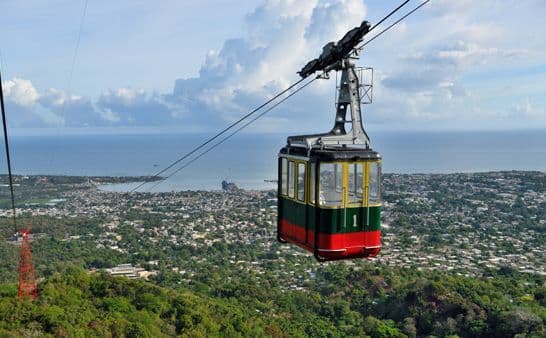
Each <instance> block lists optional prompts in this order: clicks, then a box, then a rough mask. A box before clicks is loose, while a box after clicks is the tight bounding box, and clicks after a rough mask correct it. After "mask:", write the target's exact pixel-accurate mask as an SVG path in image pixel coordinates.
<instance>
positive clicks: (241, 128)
mask: <svg viewBox="0 0 546 338" xmlns="http://www.w3.org/2000/svg"><path fill="white" fill-rule="evenodd" d="M319 78H320V75H319V76H317V77H315V78H313V79H312V80H310V81H308V82H306V83H305V84H304V85H303V86H301V87H299V88H298V89H296V90H294V91H293V92H292V93H290V94H289V95H287V96H286V97H285V98H283V99H282V100H280V101H279V102H276V103H275V104H274V105H272V106H271V107H269V108H267V109H266V110H264V111H263V112H262V113H261V114H260V115H258V116H256V117H254V118H253V119H252V120H250V121H248V122H247V123H245V124H243V125H242V126H241V127H239V128H237V129H236V130H235V131H234V132H232V133H231V134H229V135H227V136H226V137H224V138H223V139H221V140H220V141H218V142H216V143H215V144H213V145H212V146H210V147H208V148H207V149H206V150H205V151H203V152H202V153H200V154H199V155H197V156H195V157H194V158H192V159H190V160H189V162H187V163H186V164H184V165H183V166H181V167H180V168H178V169H176V170H175V171H173V172H172V173H170V174H169V175H168V176H167V177H165V179H163V180H161V181H158V182H157V183H156V184H154V185H152V186H151V187H150V189H148V191H150V190H152V189H153V188H155V187H157V186H158V185H160V184H161V183H163V182H164V181H166V180H168V179H169V178H171V177H172V176H174V175H175V174H177V173H178V172H180V171H181V170H183V169H184V168H187V167H188V166H190V165H191V164H192V163H193V162H195V161H197V160H198V159H199V158H201V157H202V156H204V155H205V154H207V153H208V152H210V151H211V150H213V149H214V148H216V147H218V146H219V145H221V144H222V143H224V142H225V141H227V140H229V139H230V138H231V137H233V136H235V135H236V134H237V133H239V132H240V131H241V130H243V129H245V128H246V127H248V126H249V125H250V124H252V123H254V122H256V120H258V119H260V118H261V117H263V116H264V115H265V114H267V113H269V112H270V111H272V110H273V109H275V108H277V107H278V106H279V105H280V104H282V103H283V102H285V101H286V100H288V99H289V98H291V97H292V96H294V95H296V94H297V93H298V92H299V91H301V90H303V89H304V88H305V87H307V86H309V85H310V84H311V83H313V82H315V81H316V80H318V79H319Z"/></svg>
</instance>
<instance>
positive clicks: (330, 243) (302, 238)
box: [279, 220, 381, 260]
mask: <svg viewBox="0 0 546 338" xmlns="http://www.w3.org/2000/svg"><path fill="white" fill-rule="evenodd" d="M279 225H280V227H279V235H280V237H281V239H283V240H286V241H288V242H291V243H294V244H296V245H298V246H300V247H302V248H303V249H305V250H308V251H310V252H313V253H315V233H314V231H312V230H306V229H305V228H302V227H299V226H297V225H294V224H292V223H290V222H288V221H286V220H281V222H280V224H279ZM317 244H318V245H317V252H316V253H317V254H318V255H319V256H320V258H322V259H325V260H336V259H347V258H364V257H375V256H377V254H378V253H379V251H380V250H381V231H380V230H376V231H358V232H348V233H338V234H327V233H319V234H318V238H317Z"/></svg>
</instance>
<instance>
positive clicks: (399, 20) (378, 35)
mask: <svg viewBox="0 0 546 338" xmlns="http://www.w3.org/2000/svg"><path fill="white" fill-rule="evenodd" d="M429 2H430V0H426V1H423V2H422V3H421V4H420V5H419V6H417V7H415V8H414V9H412V10H411V11H409V12H408V13H406V14H405V15H404V16H402V17H401V18H400V19H398V20H396V21H395V22H393V23H392V24H390V25H389V26H388V27H386V28H385V29H383V30H382V31H381V32H379V33H377V34H376V35H374V36H373V37H372V38H371V39H370V40H368V41H366V42H364V43H363V44H361V45H360V46H358V47H356V50H359V51H360V50H362V48H364V46H366V45H367V44H369V43H370V42H372V41H373V40H375V39H377V38H378V37H380V36H381V35H382V34H383V33H385V32H387V31H388V30H390V29H391V28H392V27H394V26H396V25H397V24H399V23H400V22H401V21H402V20H404V19H405V18H407V17H408V16H410V15H412V14H413V13H415V12H416V11H417V10H418V9H420V8H421V7H423V6H424V5H426V4H427V3H429ZM375 26H377V25H375ZM375 26H374V27H375ZM370 30H371V29H370Z"/></svg>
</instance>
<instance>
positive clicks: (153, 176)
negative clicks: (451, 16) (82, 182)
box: [130, 0, 430, 192]
mask: <svg viewBox="0 0 546 338" xmlns="http://www.w3.org/2000/svg"><path fill="white" fill-rule="evenodd" d="M409 1H410V0H406V1H404V2H403V3H402V4H400V5H399V6H398V7H396V8H395V9H394V10H392V11H391V12H390V13H389V14H387V15H386V16H385V17H383V19H381V20H380V21H379V22H378V23H377V24H375V25H374V26H373V27H371V28H370V30H369V31H368V32H370V31H372V30H373V29H374V28H376V27H378V25H380V24H381V23H383V22H384V21H385V20H387V19H388V18H389V17H391V16H392V15H393V14H394V13H396V12H397V11H398V10H400V9H401V8H402V7H404V6H405V5H406V4H407V3H408V2H409ZM429 1H430V0H427V1H425V2H424V3H422V4H421V5H419V6H418V7H417V8H415V9H413V10H412V11H410V12H409V13H407V14H406V15H404V16H403V17H402V18H401V19H399V20H397V21H396V22H395V23H394V24H392V25H390V26H389V27H387V28H386V29H384V30H383V31H381V32H380V33H379V34H377V35H376V36H374V37H373V38H372V39H371V40H369V41H367V42H365V43H364V44H362V45H361V46H360V47H357V50H360V49H362V48H363V47H364V46H365V45H367V44H368V43H370V42H371V41H373V40H375V39H376V38H377V37H379V36H380V35H381V34H383V33H385V32H386V31H387V30H389V29H391V28H392V27H393V26H395V25H396V24H398V23H399V22H400V21H402V20H403V19H405V18H406V17H408V16H409V15H411V14H413V13H414V12H415V11H417V10H418V9H419V8H421V7H422V6H424V5H425V4H426V3H428V2H429ZM309 76H310V75H308V76H306V77H303V78H301V79H300V80H299V81H297V82H295V83H293V84H292V85H290V86H289V87H288V88H286V89H285V90H283V91H282V92H280V93H278V94H277V95H275V96H274V97H273V98H271V99H270V100H268V101H267V102H265V103H263V104H262V105H261V106H259V107H257V108H255V109H253V110H252V111H250V112H249V113H248V114H246V115H245V116H243V117H241V118H240V119H239V120H237V121H235V122H234V123H232V124H230V125H229V126H228V127H226V128H225V129H223V130H222V131H220V132H219V133H217V134H216V135H214V136H213V137H211V138H209V139H207V140H206V141H205V142H203V143H201V144H200V145H199V146H197V147H196V148H194V149H193V150H191V151H190V152H188V153H186V154H185V155H184V156H182V157H180V158H179V159H177V160H176V161H174V162H173V163H171V164H170V165H169V166H167V167H166V168H164V169H162V170H161V171H159V172H157V173H156V174H154V175H152V176H151V178H150V179H151V180H153V179H155V178H158V177H160V175H161V174H163V173H165V172H166V171H168V170H169V169H171V168H173V167H174V166H176V165H177V164H179V163H180V162H182V161H183V160H185V159H187V158H189V157H190V156H191V155H193V154H195V153H196V152H197V151H199V150H201V149H202V148H204V147H205V146H207V145H208V144H210V143H211V142H212V141H214V140H215V139H217V138H218V137H220V136H222V135H223V134H225V133H226V132H228V131H229V130H231V129H232V128H234V127H235V126H237V125H238V124H240V123H241V122H243V121H244V120H246V119H247V118H249V117H250V116H252V115H254V114H255V113H257V112H258V111H259V110H261V109H262V108H264V107H266V106H267V105H268V104H270V103H272V102H273V101H275V100H276V99H277V98H279V97H280V96H282V95H283V94H285V93H286V92H288V91H289V90H291V89H292V88H294V87H295V86H297V85H298V84H300V83H301V82H303V81H304V80H305V79H306V78H307V77H309ZM319 77H320V76H319ZM317 78H318V77H317ZM317 78H315V79H313V81H314V80H316V79H317ZM311 82H312V81H311ZM305 86H306V85H305ZM298 91H299V90H298ZM291 95H293V94H291ZM291 95H289V96H288V97H290V96H291ZM284 101H285V99H283V100H282V101H280V102H284ZM277 105H278V104H275V105H274V107H276V106H277ZM269 111H270V110H268V112H269ZM253 121H255V120H252V121H251V122H250V123H252V122H253ZM250 123H249V124H250ZM245 127H246V125H245ZM236 133H237V132H235V133H234V134H236ZM229 137H231V134H230V136H228V137H227V138H229ZM227 138H226V139H227ZM223 141H224V140H222V141H220V143H221V142H223ZM213 148H214V146H213ZM207 152H208V151H207ZM198 157H200V156H198ZM175 172H177V171H175ZM168 177H170V176H168ZM168 177H167V178H168ZM150 179H148V180H146V181H144V182H142V183H141V184H139V185H138V186H136V187H135V188H133V189H132V190H131V191H130V192H135V191H137V190H138V189H140V188H141V187H142V186H144V185H146V184H147V183H149V182H151V181H150ZM156 185H157V184H156ZM156 185H154V187H155V186H156Z"/></svg>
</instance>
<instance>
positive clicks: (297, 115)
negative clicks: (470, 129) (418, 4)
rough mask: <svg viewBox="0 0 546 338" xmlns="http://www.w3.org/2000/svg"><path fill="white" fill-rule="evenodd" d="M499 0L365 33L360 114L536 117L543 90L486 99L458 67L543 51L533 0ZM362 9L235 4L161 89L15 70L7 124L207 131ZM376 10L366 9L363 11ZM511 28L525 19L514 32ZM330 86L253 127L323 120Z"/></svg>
mask: <svg viewBox="0 0 546 338" xmlns="http://www.w3.org/2000/svg"><path fill="white" fill-rule="evenodd" d="M509 3H510V4H509V5H510V6H511V8H512V12H513V13H511V14H513V15H512V16H513V19H511V20H503V21H500V20H501V19H499V18H500V17H501V16H500V14H501V13H505V12H506V7H507V6H506V5H503V4H499V3H498V2H496V1H494V0H485V1H480V2H476V1H470V0H464V1H448V0H445V1H444V0H437V1H433V2H431V3H430V4H429V5H427V6H425V7H424V9H423V10H421V11H419V12H417V13H416V14H415V15H414V16H412V17H411V18H410V19H409V20H407V21H405V22H403V23H402V24H401V25H398V26H397V27H396V28H395V29H393V30H392V31H390V32H388V33H387V34H386V35H384V36H382V37H381V38H380V39H377V40H375V41H374V43H373V44H371V45H369V46H368V47H367V48H366V50H365V52H364V54H363V55H362V60H361V61H359V62H358V64H360V65H363V64H370V63H371V65H372V66H374V68H375V74H376V76H375V84H374V104H373V105H371V106H367V107H365V121H366V122H372V123H377V124H379V123H382V124H385V125H390V124H393V123H395V122H401V121H402V123H404V121H406V122H407V121H411V122H412V123H411V124H408V123H405V124H404V125H405V126H407V125H413V124H414V125H416V126H423V125H427V126H431V127H432V126H438V125H448V124H449V125H451V123H453V122H454V121H456V122H457V123H461V124H465V123H466V124H468V125H472V124H474V123H475V121H476V120H480V119H481V120H484V121H490V120H494V119H498V120H499V121H500V120H502V121H506V120H507V118H502V114H504V115H505V116H511V115H510V114H512V113H514V114H516V113H518V114H520V115H519V116H522V117H524V118H526V119H529V121H531V120H532V118H533V117H534V116H535V117H536V116H538V117H539V118H540V116H542V115H543V114H544V107H541V103H542V102H543V101H541V100H535V98H534V97H531V99H528V101H517V100H521V95H520V96H518V98H517V99H516V98H514V99H513V101H509V102H506V100H505V98H503V99H504V100H505V101H503V104H504V106H503V107H497V106H495V105H494V104H489V105H486V104H485V102H491V101H495V100H494V98H493V99H492V98H491V97H488V96H487V95H486V93H485V92H484V91H483V90H480V88H479V87H477V86H476V85H475V84H474V83H473V82H472V80H468V78H467V77H468V75H469V74H470V75H472V74H473V73H474V72H476V71H487V72H488V74H498V73H501V72H503V71H505V70H506V69H508V70H513V69H517V66H518V65H522V64H526V62H527V63H531V61H533V62H535V64H536V63H540V62H542V63H543V62H544V56H545V55H546V45H545V43H544V39H542V38H540V37H535V36H530V35H529V36H526V38H525V39H522V34H523V33H525V32H526V31H527V30H529V31H537V29H539V28H541V27H542V26H541V25H542V23H541V22H540V20H538V19H537V20H534V19H531V18H530V15H531V14H532V13H533V12H535V7H536V6H539V7H540V6H542V7H541V8H543V7H544V5H543V4H542V5H541V4H540V2H539V1H536V0H533V1H530V2H525V3H523V2H517V1H514V0H509ZM367 12H368V8H367V6H366V5H365V4H364V1H363V0H306V1H301V0H264V1H262V2H261V4H259V5H257V7H256V8H255V9H254V10H253V11H251V12H250V13H249V14H248V15H246V17H245V22H244V25H243V32H242V33H241V34H240V36H239V37H236V38H233V39H229V40H226V41H224V43H223V45H222V46H221V47H220V48H218V49H215V50H211V51H209V52H208V53H207V55H206V57H205V58H204V60H203V64H202V66H201V68H200V70H199V75H198V76H196V77H195V78H185V79H178V80H176V81H175V85H174V88H173V90H172V92H170V93H155V92H147V91H145V90H142V89H134V88H129V87H125V88H118V89H110V90H105V91H103V92H102V94H101V95H99V97H97V98H90V97H87V96H77V95H68V94H67V93H65V92H63V91H62V90H58V89H53V88H51V89H47V90H38V89H36V88H34V86H33V85H32V83H31V82H30V81H28V80H24V79H19V78H14V79H12V80H10V81H7V83H6V96H7V98H8V102H9V103H10V104H11V105H12V106H13V107H16V108H17V114H18V117H17V118H16V120H17V123H18V125H26V124H32V125H37V124H39V125H43V126H52V125H64V126H148V125H154V126H157V125H169V126H171V125H184V126H188V128H192V129H194V130H195V129H199V130H209V131H210V130H211V129H214V130H216V129H217V128H219V127H221V126H224V125H225V124H226V122H227V121H233V120H235V119H238V118H239V117H241V116H242V115H244V114H245V113H247V112H248V111H249V110H251V109H252V108H254V107H257V106H259V105H260V104H261V103H262V102H264V101H265V100H266V99H268V98H270V97H271V96H272V95H274V94H275V93H277V92H278V91H279V90H281V89H284V88H285V87H287V86H288V85H289V84H291V83H293V82H294V81H295V80H297V79H299V77H298V75H297V74H296V72H297V71H298V70H299V69H301V67H302V66H303V65H304V64H305V63H306V62H307V61H308V60H310V59H312V58H315V57H317V56H318V55H319V54H320V52H321V49H322V47H323V46H324V44H326V43H327V42H329V41H334V40H338V39H339V38H340V37H341V36H343V34H344V33H345V32H346V31H348V30H349V29H351V28H353V27H355V26H357V25H359V24H360V23H361V21H362V20H364V19H366V16H367V14H368V13H367ZM381 14H382V13H377V11H374V14H373V16H374V17H376V18H377V17H380V16H381ZM385 26H386V24H385V25H383V28H384V27H385ZM522 27H527V28H526V30H525V32H524V31H522V29H523V28H522ZM196 34H198V33H196ZM535 35H539V34H535ZM332 75H333V74H332ZM490 76H491V75H490ZM332 78H335V77H334V76H332ZM334 86H335V83H334V79H331V80H330V81H317V82H315V83H314V84H313V86H311V87H309V88H307V89H306V90H305V91H304V92H301V93H300V94H298V95H297V96H295V97H293V98H291V99H290V100H289V101H287V102H286V103H285V104H283V105H282V106H280V107H279V108H277V109H276V110H275V111H274V112H272V113H270V115H268V116H267V117H266V118H264V119H263V120H262V121H261V122H258V123H257V125H256V126H255V128H257V129H260V130H267V131H286V132H292V131H296V130H297V131H298V132H309V131H324V130H327V129H328V128H329V127H330V125H331V122H332V121H331V119H332V118H333V115H334ZM531 101H532V102H533V104H531ZM498 105H500V103H499V104H498ZM484 126H485V125H484Z"/></svg>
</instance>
